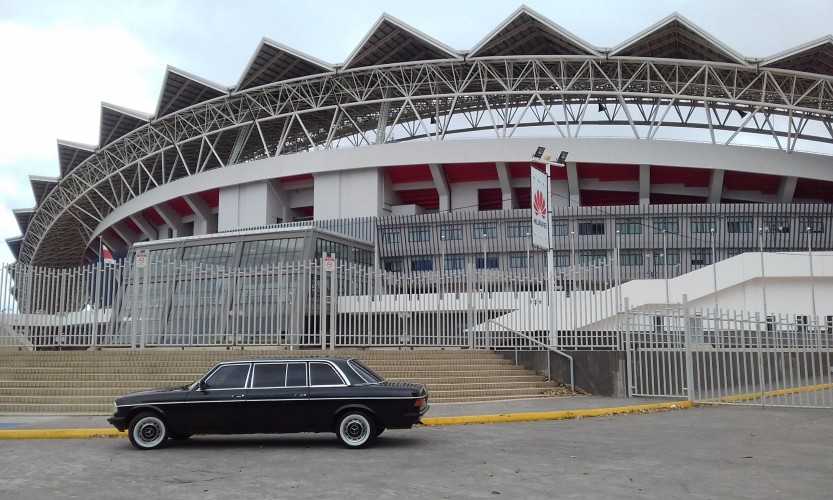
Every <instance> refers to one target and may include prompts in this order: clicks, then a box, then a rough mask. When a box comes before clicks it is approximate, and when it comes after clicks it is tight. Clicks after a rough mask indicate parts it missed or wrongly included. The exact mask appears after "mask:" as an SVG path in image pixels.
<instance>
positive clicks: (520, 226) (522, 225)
mask: <svg viewBox="0 0 833 500" xmlns="http://www.w3.org/2000/svg"><path fill="white" fill-rule="evenodd" d="M530 234H532V223H531V222H529V221H525V222H521V221H511V222H509V224H508V225H507V226H506V237H507V238H525V237H526V236H527V235H530Z"/></svg>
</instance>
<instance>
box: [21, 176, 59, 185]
mask: <svg viewBox="0 0 833 500" xmlns="http://www.w3.org/2000/svg"><path fill="white" fill-rule="evenodd" d="M60 180H61V179H60V178H59V177H49V176H46V175H30V176H29V182H30V183H31V182H48V183H54V184H57V183H58V182H59V181H60Z"/></svg>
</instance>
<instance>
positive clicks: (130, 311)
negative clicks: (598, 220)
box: [0, 261, 621, 349]
mask: <svg viewBox="0 0 833 500" xmlns="http://www.w3.org/2000/svg"><path fill="white" fill-rule="evenodd" d="M143 264H144V265H141V266H137V265H131V264H125V263H106V264H96V265H92V266H88V267H83V268H74V269H60V270H56V269H43V268H34V267H28V266H21V265H17V266H14V267H11V268H8V267H7V268H6V269H7V271H8V272H7V273H4V274H3V276H2V277H0V290H4V291H7V292H5V293H4V294H3V295H2V298H0V300H2V301H3V303H2V304H0V306H2V313H0V327H2V330H0V338H2V340H0V342H2V343H3V344H7V345H8V344H12V345H24V346H26V347H28V348H64V347H89V346H124V347H148V346H238V345H243V346H247V345H251V346H269V345H276V346H290V347H314V346H315V347H324V348H326V347H373V346H411V347H421V346H425V347H467V348H501V347H510V346H511V347H517V346H518V344H519V342H523V341H522V340H521V339H520V338H519V336H518V335H517V334H516V333H514V332H522V333H523V334H524V335H527V336H529V337H530V338H533V339H535V340H536V341H538V342H542V343H544V344H546V345H550V346H555V347H558V348H568V349H570V348H572V349H620V348H621V342H620V336H619V333H618V325H617V324H616V322H615V321H613V322H611V320H610V319H611V318H617V313H618V311H619V300H618V296H617V290H618V288H617V287H615V279H614V270H613V266H610V265H609V264H605V263H602V264H600V265H593V266H582V267H576V268H569V269H563V270H561V272H559V273H558V274H557V275H556V276H555V277H554V286H555V288H556V291H555V292H554V293H553V294H552V298H553V305H552V307H554V308H555V311H556V312H555V315H554V316H555V318H556V324H555V326H554V328H553V329H552V331H551V330H550V326H549V325H550V323H549V314H550V303H549V295H548V293H547V287H546V283H547V280H546V278H544V277H540V276H531V275H529V274H528V273H525V272H522V273H518V274H507V273H502V272H500V271H493V270H479V269H478V270H475V269H472V268H469V269H467V270H465V271H451V272H420V273H413V274H404V273H390V272H385V271H380V270H375V269H372V268H365V267H360V266H349V267H348V266H346V265H339V266H335V267H334V269H333V270H332V271H330V270H328V269H327V268H325V266H324V264H323V263H322V262H318V261H310V262H301V263H293V264H286V265H273V266H263V267H258V268H249V269H237V268H233V269H232V268H223V267H211V266H202V265H194V264H187V263H148V262H145V263H143ZM490 320H499V324H500V325H505V327H498V326H496V325H495V324H493V323H490ZM529 344H530V346H529V347H530V348H533V347H532V346H533V345H534V343H529ZM0 345H2V344H0Z"/></svg>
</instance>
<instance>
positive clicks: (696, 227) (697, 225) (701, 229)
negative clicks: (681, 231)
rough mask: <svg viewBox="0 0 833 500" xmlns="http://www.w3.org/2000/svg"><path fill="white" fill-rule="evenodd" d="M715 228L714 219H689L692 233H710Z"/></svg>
mask: <svg viewBox="0 0 833 500" xmlns="http://www.w3.org/2000/svg"><path fill="white" fill-rule="evenodd" d="M716 228H717V226H716V224H715V220H714V217H693V218H692V219H691V232H692V233H711V232H712V231H713V230H715V229H716Z"/></svg>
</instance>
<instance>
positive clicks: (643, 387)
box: [624, 304, 833, 408]
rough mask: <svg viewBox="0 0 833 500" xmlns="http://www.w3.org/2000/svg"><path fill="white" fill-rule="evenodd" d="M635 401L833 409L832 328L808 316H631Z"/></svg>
mask: <svg viewBox="0 0 833 500" xmlns="http://www.w3.org/2000/svg"><path fill="white" fill-rule="evenodd" d="M626 318H627V319H626V321H625V331H624V344H625V349H626V351H627V357H628V363H627V365H628V386H629V391H628V392H629V395H631V396H666V397H681V398H688V399H689V400H691V401H697V402H704V403H714V404H729V403H731V404H746V405H758V406H790V407H795V406H800V407H821V408H833V373H831V366H833V363H831V360H832V359H833V329H831V328H830V327H829V326H828V325H823V324H819V323H818V321H815V320H812V319H810V318H807V317H806V316H788V315H775V316H769V317H768V318H766V319H765V318H763V317H762V316H761V315H759V314H750V313H747V312H742V311H733V312H727V311H718V312H717V313H715V311H713V310H705V309H704V310H689V309H688V307H687V306H686V305H685V304H683V305H682V306H675V307H672V308H668V309H664V310H658V311H637V310H634V311H630V312H628V314H627V315H626Z"/></svg>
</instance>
